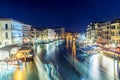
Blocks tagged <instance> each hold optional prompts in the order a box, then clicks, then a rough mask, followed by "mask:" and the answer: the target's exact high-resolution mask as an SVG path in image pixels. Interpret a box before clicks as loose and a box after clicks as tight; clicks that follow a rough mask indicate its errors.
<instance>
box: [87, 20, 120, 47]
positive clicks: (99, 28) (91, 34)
mask: <svg viewBox="0 0 120 80" xmlns="http://www.w3.org/2000/svg"><path fill="white" fill-rule="evenodd" d="M86 34H87V39H90V40H92V41H93V42H97V43H101V44H112V43H114V44H116V45H117V46H119V45H120V20H119V19H116V20H113V21H107V22H98V23H94V24H90V25H88V27H87V32H86Z"/></svg>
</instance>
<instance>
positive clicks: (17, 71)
mask: <svg viewBox="0 0 120 80" xmlns="http://www.w3.org/2000/svg"><path fill="white" fill-rule="evenodd" d="M0 80H39V78H38V74H37V68H36V66H35V63H34V62H25V63H22V64H21V66H18V65H16V64H12V63H11V64H8V63H6V62H0Z"/></svg>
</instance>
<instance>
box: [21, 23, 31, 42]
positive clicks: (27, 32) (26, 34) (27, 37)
mask: <svg viewBox="0 0 120 80" xmlns="http://www.w3.org/2000/svg"><path fill="white" fill-rule="evenodd" d="M31 32H32V31H31V25H27V24H23V43H29V42H31V41H32V38H31Z"/></svg>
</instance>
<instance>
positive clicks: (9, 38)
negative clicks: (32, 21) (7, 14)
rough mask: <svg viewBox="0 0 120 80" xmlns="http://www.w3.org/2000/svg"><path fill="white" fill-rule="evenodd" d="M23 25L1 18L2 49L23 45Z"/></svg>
mask: <svg viewBox="0 0 120 80" xmlns="http://www.w3.org/2000/svg"><path fill="white" fill-rule="evenodd" d="M22 25H23V24H22V23H21V22H18V21H16V20H13V19H8V18H0V34H1V35H0V47H3V46H7V45H12V44H22V42H23V28H22Z"/></svg>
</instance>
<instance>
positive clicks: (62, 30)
mask: <svg viewBox="0 0 120 80" xmlns="http://www.w3.org/2000/svg"><path fill="white" fill-rule="evenodd" d="M53 29H54V30H55V32H56V39H64V38H65V28H63V27H55V28H53Z"/></svg>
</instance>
